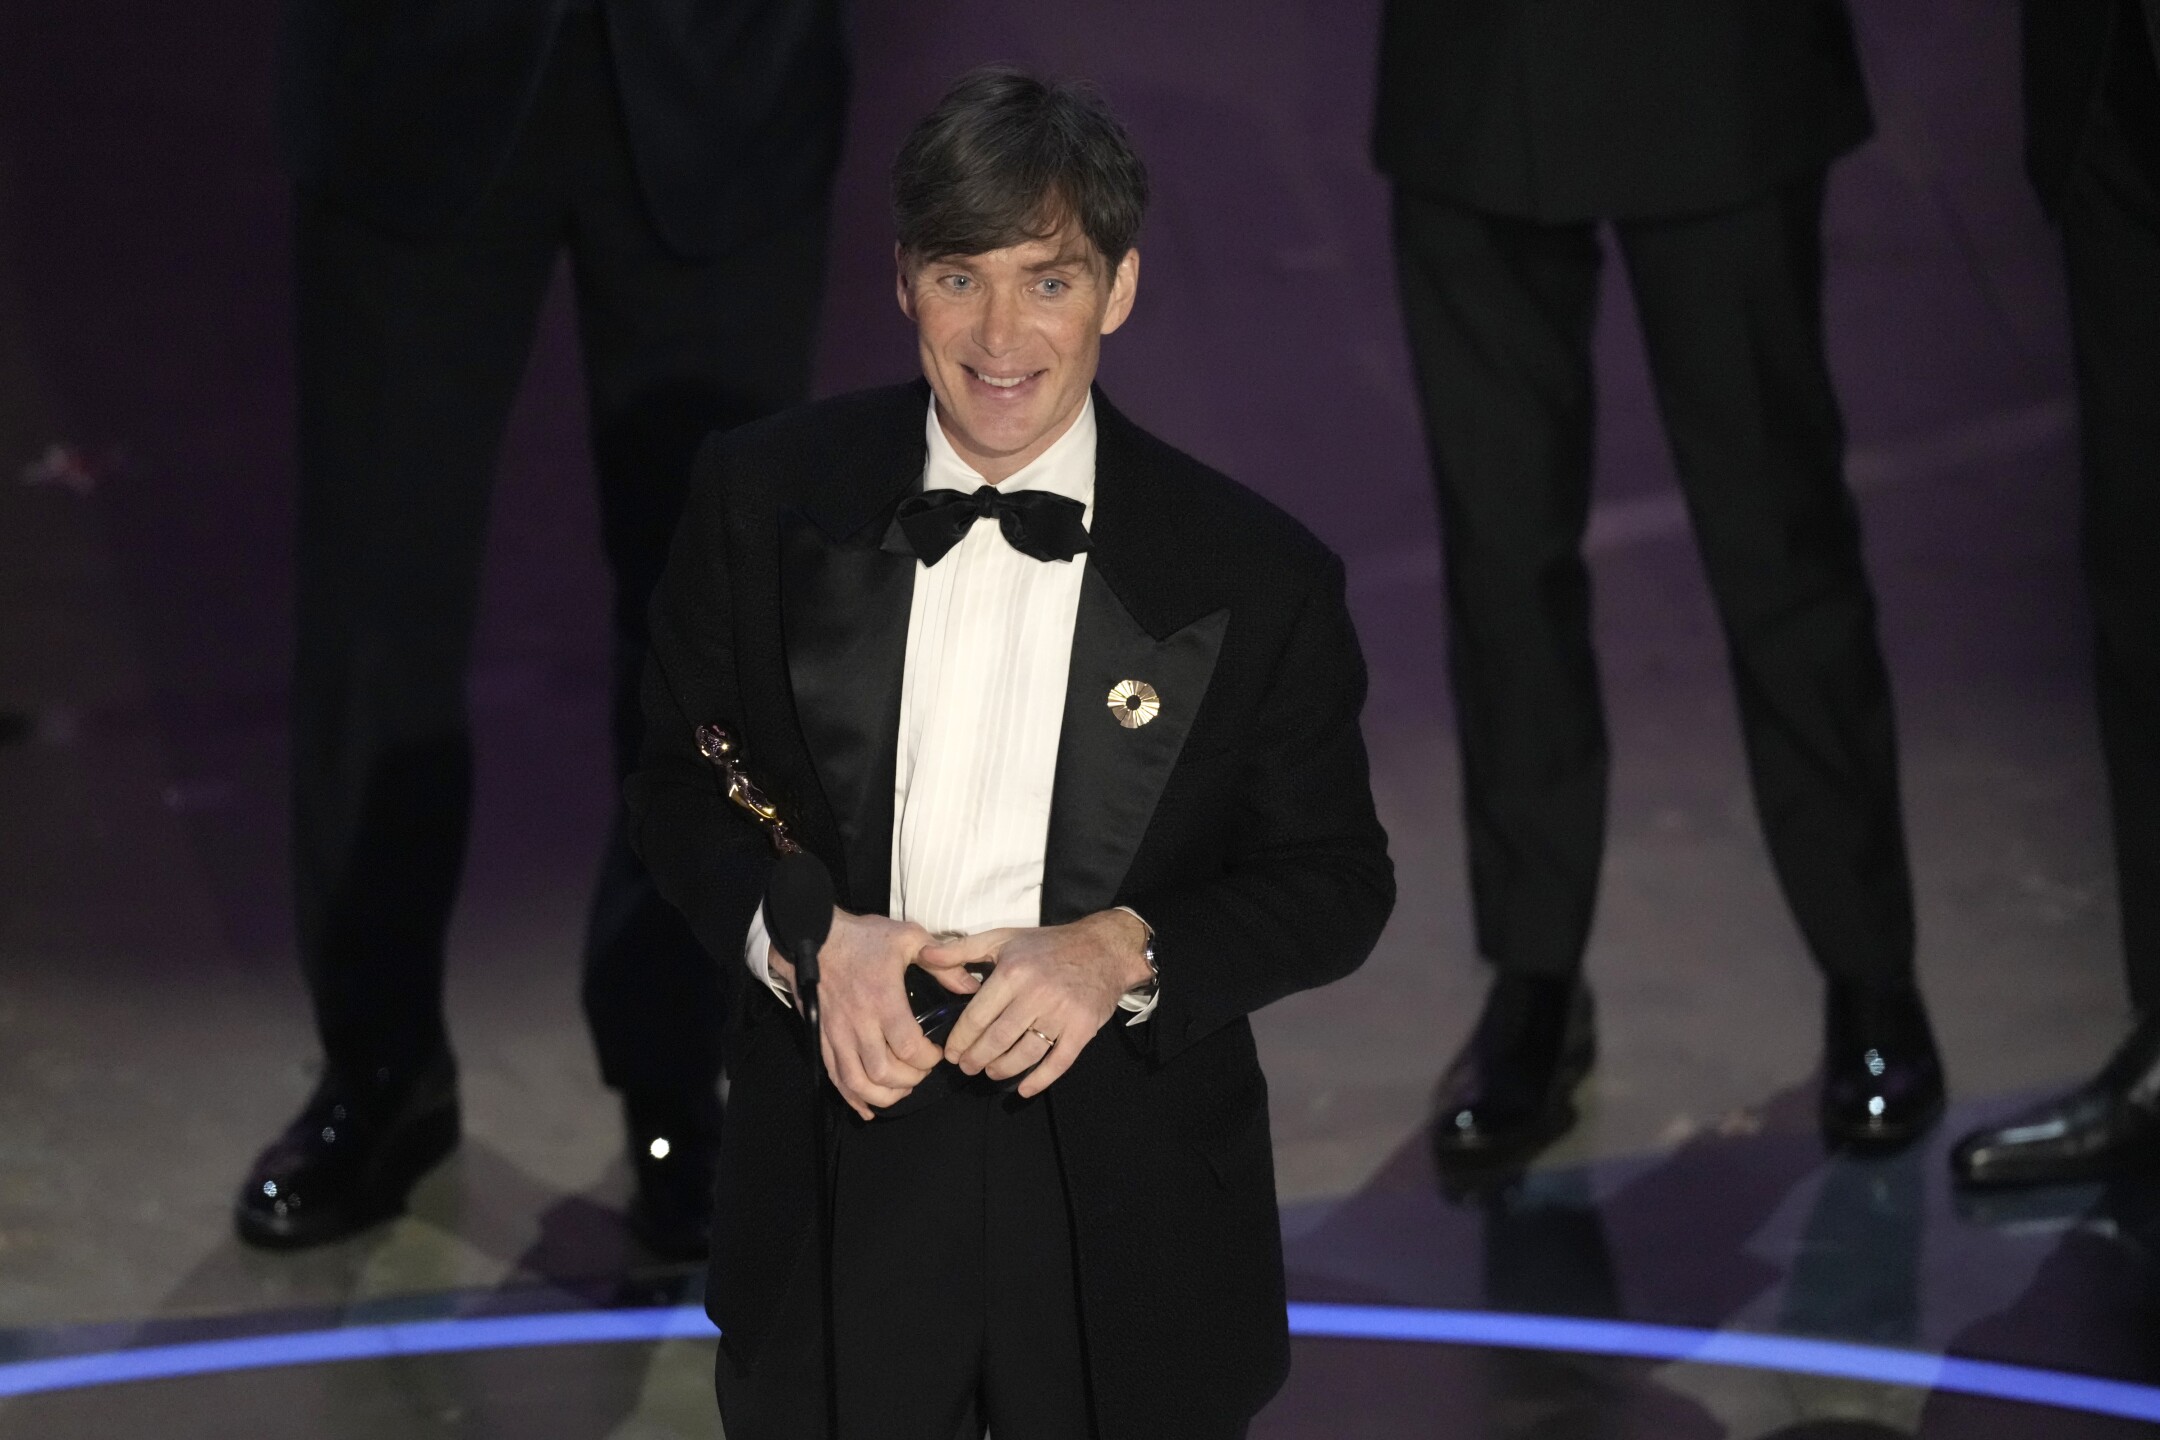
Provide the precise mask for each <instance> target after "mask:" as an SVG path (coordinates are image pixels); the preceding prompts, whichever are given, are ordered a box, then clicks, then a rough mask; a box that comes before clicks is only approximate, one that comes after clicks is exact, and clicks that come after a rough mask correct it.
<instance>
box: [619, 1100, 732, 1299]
mask: <svg viewBox="0 0 2160 1440" xmlns="http://www.w3.org/2000/svg"><path fill="white" fill-rule="evenodd" d="M623 1117H624V1121H625V1123H626V1125H627V1127H628V1129H629V1131H630V1173H631V1174H632V1176H633V1177H635V1179H636V1182H637V1189H636V1192H635V1193H634V1194H632V1196H631V1197H630V1213H629V1217H628V1218H629V1222H630V1232H631V1233H632V1234H633V1235H635V1236H637V1238H638V1240H639V1242H640V1243H642V1244H643V1245H644V1246H645V1248H646V1249H648V1250H650V1251H652V1252H653V1254H655V1255H657V1256H659V1257H660V1258H661V1259H663V1260H702V1259H704V1258H705V1254H706V1251H707V1250H708V1249H709V1248H710V1246H711V1243H712V1207H713V1176H714V1174H715V1172H716V1170H717V1167H718V1164H719V1160H720V1100H719V1097H718V1096H717V1095H712V1094H704V1095H700V1096H697V1097H694V1098H691V1099H689V1100H684V1099H683V1098H681V1097H678V1096H668V1097H664V1098H663V1097H657V1096H639V1095H631V1096H626V1097H624V1100H623Z"/></svg>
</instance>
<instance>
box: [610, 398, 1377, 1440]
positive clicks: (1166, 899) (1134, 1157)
mask: <svg viewBox="0 0 2160 1440" xmlns="http://www.w3.org/2000/svg"><path fill="white" fill-rule="evenodd" d="M928 405H929V391H928V387H927V386H926V385H923V384H921V383H917V384H914V385H908V386H901V387H897V388H893V389H886V390H873V391H867V392H863V393H859V394H855V395H848V396H843V397H841V398H838V399H834V400H829V401H825V402H822V403H819V404H815V405H811V406H807V407H804V408H802V409H798V410H795V411H791V412H789V413H787V414H784V415H781V416H778V417H775V418H773V419H771V420H768V421H763V422H760V423H758V424H754V425H748V426H744V427H742V428H740V429H738V430H735V431H732V432H730V433H728V434H726V435H725V436H721V437H716V438H715V439H714V441H712V442H711V443H710V444H709V445H708V447H707V449H706V451H705V452H704V454H703V455H702V457H701V458H700V461H699V464H698V468H697V473H696V477H695V480H694V481H693V485H692V489H691V495H690V499H689V503H688V507H687V510H686V512H685V515H684V518H683V522H682V526H681V528H680V530H679V531H678V532H677V535H676V539H675V545H674V550H673V553H672V556H671V558H670V560H669V563H668V568H667V572H666V576H665V578H664V579H663V580H662V581H661V583H660V587H659V590H658V592H657V593H656V594H655V596H654V599H653V607H652V653H651V659H650V661H649V664H648V668H647V672H646V681H645V687H646V688H645V707H646V713H647V722H648V731H647V736H646V741H645V749H644V755H643V759H642V763H641V766H640V769H639V770H638V772H637V773H636V774H635V775H634V776H633V777H632V779H631V780H630V782H629V787H628V794H629V801H630V808H631V813H632V824H633V829H634V834H635V841H636V844H637V846H638V849H639V853H640V854H641V855H642V856H643V858H644V860H645V863H646V864H647V866H648V867H649V868H650V870H651V872H652V875H653V877H654V879H655V881H656V882H657V883H658V885H659V887H660V889H661V891H662V893H664V894H665V895H667V896H668V898H669V899H671V900H673V901H674V902H675V903H676V904H677V905H679V906H680V907H681V908H682V910H683V912H684V913H685V914H686V915H687V916H688V917H689V919H690V922H691V924H692V926H693V928H695V929H696V931H697V932H698V934H699V936H700V938H701V939H702V940H703V941H704V942H705V944H706V945H707V947H708V948H709V949H710V950H711V951H712V953H713V955H714V956H715V957H716V958H717V959H718V960H719V961H720V962H721V963H723V964H727V965H731V966H734V967H736V968H737V969H738V970H739V971H741V972H742V973H743V974H744V975H747V969H746V967H744V966H743V963H742V947H743V940H744V933H745V930H746V928H747V926H748V922H749V920H750V909H751V907H753V906H754V904H755V896H756V895H757V894H758V893H759V891H760V886H759V885H758V884H757V883H756V878H757V876H758V875H759V874H760V872H761V871H762V869H763V867H764V866H765V865H766V863H767V861H766V855H767V851H768V847H767V844H766V841H765V839H764V837H763V836H762V834H761V833H760V832H759V831H758V830H757V829H756V828H755V826H754V825H753V824H752V823H751V822H750V821H749V820H748V819H747V818H746V817H744V816H743V815H742V814H741V813H740V812H738V811H736V810H735V809H734V808H733V807H732V806H731V805H730V804H729V803H728V802H727V801H726V799H725V798H724V796H723V794H722V791H721V789H720V786H719V783H718V779H717V777H716V776H715V774H714V773H713V771H712V770H711V767H710V766H708V765H707V764H706V762H705V761H704V760H703V759H702V758H700V756H699V755H698V752H697V749H696V746H695V742H694V739H693V731H694V729H695V727H696V726H697V725H699V724H701V723H705V722H708V721H716V720H717V721H726V722H728V723H730V724H732V725H733V726H734V727H735V728H736V729H737V730H738V732H739V734H740V737H741V740H742V747H743V754H744V756H745V761H746V765H747V768H749V769H750V770H751V771H752V773H753V774H754V775H755V776H756V777H757V778H758V779H759V780H760V782H761V783H763V784H764V785H766V787H767V788H768V789H769V791H770V792H771V793H772V794H773V797H774V799H775V800H776V801H777V803H778V804H779V806H780V809H781V812H782V815H783V816H784V817H785V818H786V819H787V820H788V821H789V823H790V825H791V828H792V829H793V830H794V832H795V833H796V835H797V836H798V838H799V839H800V840H801V841H802V843H803V844H804V845H805V846H806V847H807V848H808V849H810V850H811V851H813V852H815V853H816V854H817V855H819V856H820V857H822V858H823V859H824V860H825V862H826V863H827V864H828V865H829V866H830V867H831V868H832V871H833V874H834V878H835V881H836V884H837V886H838V889H839V893H840V896H841V902H840V903H841V904H842V906H843V907H845V908H847V909H849V910H852V911H855V912H858V913H877V914H883V913H885V912H886V910H887V902H888V898H889V886H890V868H891V844H892V827H893V772H894V759H895V752H896V747H897V744H898V729H899V713H900V692H901V678H902V671H903V666H904V663H905V651H906V643H907V630H908V619H909V602H910V598H911V596H912V593H913V586H914V580H915V573H916V561H915V559H914V557H913V556H912V555H904V554H903V555H894V554H888V553H886V552H885V551H883V550H881V549H880V548H879V543H880V541H881V540H883V538H884V537H885V534H886V531H887V527H888V526H889V524H890V523H891V521H892V518H893V515H894V512H895V510H896V508H897V506H898V504H899V502H900V501H901V500H902V499H903V498H905V497H906V496H908V495H911V494H914V493H916V492H917V491H918V489H919V488H920V485H921V481H922V474H923V467H924V461H925V444H924V438H923V419H924V415H925V414H926V411H927V407H928ZM1095 405H1096V413H1097V435H1098V439H1097V459H1096V481H1095V484H1096V489H1095V512H1094V518H1093V522H1092V529H1091V531H1090V539H1091V543H1092V548H1091V550H1090V551H1089V552H1088V558H1087V562H1086V563H1087V570H1086V574H1085V578H1084V580H1083V584H1082V594H1081V599H1080V607H1079V615H1078V619H1077V621H1076V623H1075V627H1074V633H1073V642H1072V662H1071V671H1070V683H1069V686H1068V690H1067V695H1066V704H1065V712H1064V720H1063V726H1062V730H1061V733H1060V740H1059V749H1058V758H1057V768H1056V776H1055V781H1054V785H1053V791H1052V803H1051V809H1050V820H1049V834H1048V843H1047V847H1046V851H1045V856H1044V869H1043V898H1042V919H1043V922H1044V923H1045V924H1058V923H1061V922H1065V921H1070V920H1074V919H1077V918H1079V917H1081V916H1083V915H1087V914H1090V913H1092V912H1095V911H1098V910H1102V909H1105V908H1108V907H1111V906H1113V905H1130V906H1132V907H1133V908H1134V909H1135V910H1137V911H1138V912H1139V913H1140V914H1141V915H1143V916H1145V917H1146V919H1147V921H1148V923H1149V924H1150V925H1152V926H1153V927H1154V930H1155V949H1156V957H1157V963H1158V965H1159V967H1160V970H1161V976H1162V991H1161V997H1162V998H1161V1003H1160V1005H1159V1006H1158V1008H1157V1009H1156V1011H1155V1013H1154V1015H1153V1016H1152V1017H1151V1018H1150V1019H1149V1020H1148V1021H1146V1022H1145V1023H1143V1024H1140V1025H1137V1026H1127V1025H1126V1024H1124V1023H1123V1021H1124V1019H1125V1017H1124V1016H1123V1015H1122V1014H1120V1015H1115V1016H1113V1017H1112V1018H1111V1020H1110V1021H1109V1022H1108V1023H1107V1024H1105V1026H1104V1027H1103V1029H1102V1030H1101V1031H1100V1032H1099V1033H1098V1034H1097V1035H1096V1036H1095V1038H1094V1040H1093V1041H1092V1042H1091V1043H1090V1044H1089V1045H1088V1046H1087V1048H1086V1049H1085V1050H1084V1051H1082V1052H1081V1054H1080V1056H1079V1058H1078V1060H1077V1061H1076V1062H1075V1063H1074V1065H1073V1067H1072V1069H1071V1070H1070V1071H1068V1072H1067V1073H1066V1074H1065V1075H1064V1076H1063V1077H1062V1078H1061V1079H1059V1080H1058V1082H1057V1083H1056V1084H1055V1085H1054V1086H1052V1087H1051V1088H1050V1090H1048V1091H1047V1092H1045V1093H1046V1095H1047V1097H1048V1100H1049V1103H1050V1107H1051V1117H1052V1123H1053V1129H1054V1131H1055V1134H1056V1138H1057V1144H1058V1149H1059V1154H1060V1157H1061V1160H1062V1162H1063V1165H1064V1168H1065V1173H1066V1177H1067V1184H1068V1188H1069V1192H1070V1199H1071V1205H1072V1220H1073V1228H1074V1234H1075V1238H1076V1243H1077V1249H1078V1267H1079V1284H1080V1294H1081V1308H1082V1311H1083V1317H1084V1324H1085V1330H1086V1338H1087V1353H1088V1360H1089V1365H1090V1371H1091V1381H1092V1386H1093V1392H1094V1395H1095V1397H1096V1401H1097V1405H1098V1420H1099V1424H1100V1429H1101V1432H1102V1433H1103V1434H1105V1435H1116V1436H1147V1435H1165V1436H1169V1435H1180V1436H1183V1435H1191V1434H1201V1433H1216V1432H1217V1431H1219V1430H1222V1429H1224V1428H1226V1427H1227V1426H1229V1425H1230V1424H1232V1423H1234V1422H1235V1421H1236V1420H1240V1419H1242V1418H1244V1417H1246V1416H1249V1415H1251V1414H1252V1413H1253V1412H1254V1411H1256V1410H1258V1409H1259V1407H1260V1406H1261V1404H1262V1403H1263V1402H1264V1401H1265V1400H1266V1399H1267V1397H1268V1396H1269V1395H1271V1394H1272V1393H1273V1392H1274V1391H1275V1390H1276V1388H1277V1387H1279V1386H1280V1384H1281V1383H1282V1379H1283V1377H1284V1375H1285V1374H1286V1373H1287V1370H1288V1365H1289V1341H1288V1334H1287V1323H1286V1315H1285V1308H1284V1292H1283V1270H1282V1254H1281V1238H1280V1233H1279V1228H1278V1224H1279V1222H1278V1219H1277V1214H1276V1207H1275V1191H1274V1171H1273V1159H1272V1151H1271V1148H1270V1144H1269V1139H1268V1120H1267V1086H1266V1084H1265V1082H1264V1080H1263V1079H1262V1077H1261V1073H1260V1067H1259V1065H1258V1063H1257V1058H1256V1056H1255V1053H1254V1048H1253V1037H1252V1031H1251V1029H1250V1027H1249V1026H1248V1024H1247V1022H1246V1016H1247V1015H1249V1014H1250V1013H1251V1012H1252V1011H1254V1010H1257V1009H1258V1008H1260V1007H1261V1006H1263V1005H1265V1004H1267V1003H1268V1002H1270V1001H1272V1000H1277V999H1280V998H1281V997H1283V996H1285V995H1288V994H1291V993H1292V992H1294V991H1298V990H1302V989H1306V988H1308V987H1310V986H1315V985H1320V984H1324V983H1326V982H1328V981H1330V980H1333V979H1336V978H1338V977H1340V976H1342V975H1344V974H1347V973H1348V972H1349V971H1350V970H1352V969H1353V968H1355V967H1356V966H1357V965H1358V964H1359V963H1361V962H1362V961H1363V960H1364V958H1365V956H1366V955H1367V954H1368V953H1369V952H1370V950H1371V949H1372V946H1373V944H1374V942H1375V941H1376V940H1377V938H1378V937H1379V934H1380V929H1381V926H1382V924H1383V923H1384V922H1385V921H1386V919H1387V915H1388V911H1389V909H1390V908H1391V907H1392V905H1393V903H1394V878H1393V870H1392V868H1391V865H1390V862H1389V860H1388V855H1387V840H1386V836H1385V834H1384V833H1383V832H1382V830H1381V828H1380V825H1379V822H1378V821H1377V820H1376V818H1375V817H1374V814H1373V806H1372V797H1371V791H1370V787H1369V783H1368V778H1367V772H1366V759H1365V749H1364V743H1363V741H1362V739H1361V738H1360V735H1359V731H1358V713H1359V710H1360V708H1361V706H1362V704H1363V701H1364V695H1365V671H1364V662H1363V660H1362V658H1361V657H1360V654H1359V651H1358V645H1357V639H1356V636H1355V634H1354V633H1353V631H1352V629H1351V624H1350V618H1349V614H1348V611H1347V610H1346V608H1345V605H1344V598H1343V567H1342V564H1341V562H1340V561H1339V560H1337V559H1336V558H1335V556H1334V555H1332V554H1331V553H1330V552H1329V551H1328V550H1327V549H1326V548H1325V547H1324V546H1322V545H1321V544H1320V543H1319V542H1318V541H1317V540H1315V539H1314V538H1313V537H1312V536H1311V535H1310V534H1309V533H1308V532H1307V531H1306V530H1304V529H1303V528H1302V527H1301V526H1299V525H1298V524H1297V523H1296V522H1295V521H1293V520H1291V519H1290V518H1289V517H1288V516H1286V515H1284V514H1283V513H1282V512H1281V511H1279V510H1277V509H1276V508H1275V507H1273V506H1272V505H1270V504H1268V503H1267V502H1266V501H1264V500H1262V499H1260V498H1259V497H1258V496H1256V495H1254V494H1252V493H1251V492H1250V491H1248V490H1246V489H1244V488H1242V487H1241V486H1239V485H1237V484H1235V483H1234V482H1232V481H1230V480H1228V479H1226V478H1224V477H1223V476H1221V475H1219V474H1216V473H1215V472H1213V471H1211V470H1209V469H1207V468H1206V467H1205V466H1203V465H1201V464H1200V463H1198V462H1197V461H1195V460H1193V459H1191V458H1189V457H1187V456H1185V455H1183V454H1181V453H1179V452H1178V451H1177V450H1175V449H1172V448H1171V447H1170V446H1169V445H1166V444H1164V443H1163V442H1161V441H1159V440H1157V439H1155V438H1154V437H1152V436H1150V435H1148V434H1147V433H1146V432H1145V431H1143V430H1141V429H1140V428H1139V427H1138V426H1136V425H1134V424H1133V423H1132V422H1131V421H1129V420H1126V419H1125V418H1124V417H1122V416H1121V415H1119V413H1118V412H1117V411H1116V410H1115V409H1114V408H1112V406H1111V405H1110V403H1109V402H1108V401H1107V400H1106V399H1105V398H1103V397H1102V395H1101V394H1100V393H1098V394H1097V395H1096V397H1095ZM1128 679H1130V680H1140V681H1145V682H1147V683H1148V684H1150V685H1152V686H1154V688H1155V689H1156V691H1157V692H1158V694H1159V695H1160V696H1161V701H1162V708H1161V711H1160V713H1159V715H1158V716H1157V717H1156V718H1155V719H1154V720H1153V721H1152V722H1150V723H1148V724H1145V725H1142V726H1139V727H1137V728H1134V729H1126V728H1125V727H1123V726H1122V725H1120V724H1118V723H1117V721H1116V719H1115V718H1114V717H1113V716H1112V714H1111V713H1110V709H1109V704H1108V696H1109V691H1110V689H1111V687H1112V686H1114V685H1116V684H1117V682H1119V681H1120V680H1128ZM743 994H744V995H745V1000H744V1003H743V1004H742V1005H741V1006H739V1007H738V1010H739V1012H740V1020H739V1022H738V1023H739V1031H738V1033H737V1034H736V1035H735V1036H734V1037H733V1039H734V1043H733V1044H731V1045H730V1047H729V1049H728V1054H729V1055H730V1056H731V1057H732V1059H731V1068H730V1074H731V1080H732V1088H731V1090H730V1092H729V1102H728V1123H727V1128H726V1134H725V1139H724V1141H723V1155H722V1164H721V1174H720V1185H719V1195H718V1203H717V1207H716V1214H715V1219H714V1230H715V1234H714V1242H713V1257H712V1266H711V1274H710V1284H709V1291H708V1296H709V1298H708V1302H707V1303H708V1306H709V1308H710V1310H711V1313H712V1316H713V1319H714V1320H715V1322H717V1323H718V1324H719V1326H720V1328H721V1330H722V1333H723V1337H724V1338H723V1341H722V1343H723V1344H725V1345H726V1346H728V1348H729V1351H730V1353H731V1355H733V1356H734V1357H735V1359H736V1360H737V1362H738V1363H743V1364H754V1363H755V1358H756V1351H757V1346H758V1342H759V1340H760V1338H761V1336H762V1332H763V1328H764V1326H765V1323H766V1320H767V1318H768V1316H769V1315H770V1313H771V1311H772V1308H773V1306H774V1304H775V1302H776V1301H777V1299H778V1297H779V1295H780V1293H781V1290H782V1288H783V1286H784V1285H785V1284H786V1283H787V1281H788V1278H789V1276H790V1274H791V1273H792V1272H793V1271H794V1269H795V1267H796V1265H798V1264H800V1263H810V1264H813V1265H814V1264H815V1263H817V1262H816V1258H815V1256H814V1255H813V1254H812V1253H811V1252H812V1250H813V1248H814V1247H810V1246H807V1245H805V1243H804V1239H805V1237H806V1235H807V1234H808V1227H807V1220H808V1217H809V1216H810V1215H811V1213H812V1210H811V1206H812V1203H813V1196H814V1193H815V1174H816V1170H815V1164H814V1161H815V1158H816V1156H815V1148H814V1144H813V1141H812V1135H813V1121H814V1112H813V1110H812V1103H813V1100H812V1092H811V1082H810V1073H809V1069H808V1056H807V1050H806V1045H805V1039H804V1033H803V1027H802V1026H801V1024H800V1022H799V1021H798V1020H797V1019H796V1018H795V1017H794V1016H793V1015H792V1014H791V1013H790V1012H789V1011H787V1010H786V1009H785V1008H784V1007H783V1006H782V1005H781V1004H780V1003H779V1002H778V1001H776V1000H774V999H773V998H772V996H771V995H770V993H769V992H767V991H766V990H765V988H764V987H763V986H761V985H755V984H751V985H746V986H744V987H743ZM826 1103H828V1105H830V1106H831V1108H832V1109H833V1111H834V1113H835V1115H836V1117H837V1118H836V1123H838V1124H858V1123H861V1122H859V1121H857V1120H855V1119H854V1118H853V1117H852V1116H850V1115H848V1114H847V1113H846V1112H845V1111H844V1110H841V1109H840V1107H838V1106H837V1104H834V1103H833V1102H832V1101H831V1099H830V1097H828V1099H827V1102H826ZM872 1123H876V1122H872Z"/></svg>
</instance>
